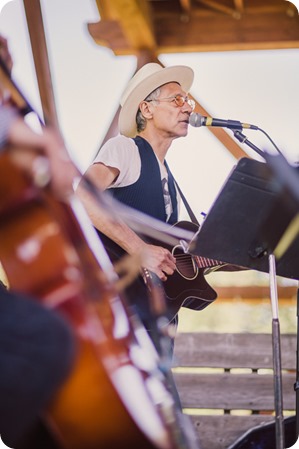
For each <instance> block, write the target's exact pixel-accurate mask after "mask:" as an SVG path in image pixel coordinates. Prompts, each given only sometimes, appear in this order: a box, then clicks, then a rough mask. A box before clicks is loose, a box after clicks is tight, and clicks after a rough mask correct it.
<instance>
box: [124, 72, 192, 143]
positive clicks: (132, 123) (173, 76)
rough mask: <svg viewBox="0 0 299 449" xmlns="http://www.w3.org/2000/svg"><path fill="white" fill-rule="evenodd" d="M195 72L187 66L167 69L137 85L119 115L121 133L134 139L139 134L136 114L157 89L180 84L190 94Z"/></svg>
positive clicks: (153, 74) (151, 75)
mask: <svg viewBox="0 0 299 449" xmlns="http://www.w3.org/2000/svg"><path fill="white" fill-rule="evenodd" d="M193 78H194V72H193V70H192V69H191V68H190V67H187V66H172V67H165V68H163V69H162V70H160V71H158V72H156V73H152V74H150V75H149V76H148V77H147V78H145V79H143V80H142V81H141V82H140V83H139V84H137V85H136V87H135V88H134V90H133V91H132V92H131V93H130V95H129V96H128V97H127V98H126V100H125V102H124V104H123V105H122V108H121V111H120V114H119V120H118V125H119V132H120V134H123V135H124V136H127V137H134V136H136V133H137V128H136V114H137V111H138V108H139V104H140V103H141V102H142V101H143V100H144V99H145V98H146V97H147V96H148V95H149V94H150V93H151V92H153V91H154V90H155V89H157V88H158V87H160V86H163V84H167V83H171V82H175V83H179V84H180V86H181V87H182V89H183V90H184V91H185V92H189V89H190V87H191V86H192V83H193Z"/></svg>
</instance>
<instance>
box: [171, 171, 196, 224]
mask: <svg viewBox="0 0 299 449" xmlns="http://www.w3.org/2000/svg"><path fill="white" fill-rule="evenodd" d="M174 183H175V186H176V188H177V190H178V192H179V194H180V196H181V198H182V201H183V203H184V206H185V208H186V210H187V212H188V214H189V217H190V218H191V221H192V222H193V223H195V224H197V225H198V226H199V222H198V220H197V218H196V216H195V214H194V212H193V210H192V209H191V207H190V205H189V203H188V201H187V200H186V197H185V195H184V194H183V192H182V191H181V189H180V187H179V185H178V183H177V182H176V180H175V179H174Z"/></svg>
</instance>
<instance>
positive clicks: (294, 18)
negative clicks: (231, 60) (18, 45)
mask: <svg viewBox="0 0 299 449" xmlns="http://www.w3.org/2000/svg"><path fill="white" fill-rule="evenodd" d="M95 1H96V4H97V7H98V10H99V14H100V17H101V20H100V21H99V22H98V23H92V24H89V32H90V34H91V35H92V37H93V39H94V40H95V42H96V43H97V44H99V45H103V46H107V47H109V48H111V49H112V50H113V52H114V53H115V54H116V55H124V54H138V52H140V51H144V50H148V51H151V52H153V53H155V54H157V55H158V54H161V53H173V52H175V53H179V52H201V51H225V50H249V49H250V50H252V49H278V48H279V49H281V48H298V47H299V15H298V11H297V9H296V7H295V6H294V4H293V3H291V2H289V1H286V0H113V1H111V0H95Z"/></svg>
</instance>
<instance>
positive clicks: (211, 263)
mask: <svg viewBox="0 0 299 449" xmlns="http://www.w3.org/2000/svg"><path fill="white" fill-rule="evenodd" d="M194 258H195V259H196V262H197V265H198V268H212V267H216V266H217V265H225V263H224V262H220V260H214V259H208V258H206V257H202V256H194Z"/></svg>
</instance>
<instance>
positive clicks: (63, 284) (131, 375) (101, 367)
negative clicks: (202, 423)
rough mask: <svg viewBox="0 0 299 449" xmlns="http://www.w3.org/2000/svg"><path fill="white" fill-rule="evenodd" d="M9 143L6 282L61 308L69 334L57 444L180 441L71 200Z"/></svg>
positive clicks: (57, 405) (0, 217) (0, 209)
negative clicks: (37, 175)
mask: <svg viewBox="0 0 299 449" xmlns="http://www.w3.org/2000/svg"><path fill="white" fill-rule="evenodd" d="M13 151H15V150H13ZM13 151H12V150H11V149H7V150H6V151H4V152H3V153H2V154H1V157H0V241H1V245H0V262H1V264H2V266H3V268H4V271H5V274H6V276H7V280H8V283H9V286H10V288H12V289H14V290H18V291H21V292H23V293H29V294H30V295H31V296H33V297H35V298H36V299H37V300H38V301H41V302H42V303H43V304H44V306H45V307H49V308H52V309H55V310H57V312H58V313H61V314H62V315H63V316H64V317H65V319H66V320H67V321H68V322H69V323H70V325H71V327H72V329H73V332H74V337H75V340H76V343H77V355H76V360H75V362H74V366H73V369H72V372H71V374H70V376H69V377H68V379H67V381H66V382H65V383H64V385H62V386H61V388H60V390H59V391H58V392H57V394H56V396H55V397H54V398H53V400H52V402H51V404H50V405H49V408H48V409H47V410H46V411H45V420H46V423H47V425H48V426H49V427H50V429H51V430H52V431H53V434H54V435H55V437H56V438H57V441H58V442H59V444H60V445H61V447H62V448H65V449H99V448H101V449H114V448H120V447H121V448H123V449H126V448H128V449H129V448H130V449H133V448H134V449H135V448H136V449H139V448H140V449H154V448H158V449H175V448H178V447H180V448H183V447H185V446H184V445H182V444H181V441H178V440H177V437H176V435H175V431H173V429H174V428H175V427H176V426H177V424H176V422H175V418H174V416H173V413H172V411H173V405H174V404H173V400H172V397H171V395H170V394H169V392H168V391H167V389H166V387H165V386H164V383H163V379H160V378H159V375H157V373H156V371H155V363H156V362H155V360H154V357H152V356H151V354H148V356H146V357H144V354H143V355H141V353H142V351H143V348H141V347H140V345H139V343H138V342H137V340H136V338H135V334H134V331H133V327H132V323H131V321H130V317H129V315H128V313H127V310H126V307H125V304H124V303H123V301H122V299H121V298H120V297H119V295H118V294H116V292H115V291H114V287H113V283H112V282H111V278H110V275H108V274H107V272H106V266H105V265H106V263H107V256H106V254H105V253H104V250H103V249H102V248H101V246H99V250H97V251H96V254H95V252H94V251H93V250H91V248H90V245H89V244H88V238H87V236H86V232H89V230H87V231H86V229H85V225H84V224H82V223H80V219H79V217H77V216H76V213H75V212H74V207H73V206H72V202H64V201H61V200H59V199H57V198H55V197H54V196H53V194H52V193H51V191H50V189H49V188H48V187H45V188H41V187H40V186H38V185H36V184H35V183H34V182H33V181H32V179H31V178H30V177H29V176H28V175H27V174H26V173H24V172H22V170H20V169H19V167H18V166H17V164H15V161H14V159H15V158H13V157H12V153H13ZM17 151H28V150H23V149H18V150H17ZM91 229H92V228H91ZM99 243H100V242H99ZM140 355H141V356H140ZM149 361H150V365H152V368H153V370H152V369H148V366H147V365H148V364H149Z"/></svg>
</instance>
